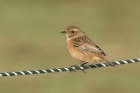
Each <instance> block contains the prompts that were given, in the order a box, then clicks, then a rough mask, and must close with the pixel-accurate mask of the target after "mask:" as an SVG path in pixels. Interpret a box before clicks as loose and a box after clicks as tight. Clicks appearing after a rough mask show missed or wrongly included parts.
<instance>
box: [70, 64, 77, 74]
mask: <svg viewBox="0 0 140 93" xmlns="http://www.w3.org/2000/svg"><path fill="white" fill-rule="evenodd" d="M76 66H77V64H76V65H72V66H71V67H74V68H75V70H70V73H71V72H72V71H73V72H76Z"/></svg>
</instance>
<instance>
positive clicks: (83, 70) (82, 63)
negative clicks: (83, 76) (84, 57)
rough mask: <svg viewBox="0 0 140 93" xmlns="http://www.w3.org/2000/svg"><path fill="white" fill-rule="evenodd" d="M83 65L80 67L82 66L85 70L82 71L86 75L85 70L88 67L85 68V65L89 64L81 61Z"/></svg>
mask: <svg viewBox="0 0 140 93" xmlns="http://www.w3.org/2000/svg"><path fill="white" fill-rule="evenodd" d="M81 62H82V63H81V64H80V66H82V67H83V68H84V69H82V71H83V72H84V73H86V72H85V69H86V67H85V64H87V63H88V62H83V61H81Z"/></svg>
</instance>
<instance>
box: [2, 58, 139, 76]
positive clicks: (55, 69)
mask: <svg viewBox="0 0 140 93" xmlns="http://www.w3.org/2000/svg"><path fill="white" fill-rule="evenodd" d="M136 62H140V58H135V59H128V60H121V61H114V62H111V63H112V64H114V65H123V64H130V63H136ZM107 66H108V65H107V64H106V63H101V64H93V65H88V66H85V67H82V66H77V67H65V68H53V69H42V70H28V71H17V72H1V73H0V77H5V76H19V75H32V74H44V73H54V72H66V71H75V70H85V69H90V68H99V67H107Z"/></svg>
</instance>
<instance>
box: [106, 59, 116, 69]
mask: <svg viewBox="0 0 140 93" xmlns="http://www.w3.org/2000/svg"><path fill="white" fill-rule="evenodd" d="M105 62H106V64H107V65H109V66H110V67H112V68H114V67H115V65H114V64H112V63H111V62H109V61H107V60H106V61H105Z"/></svg>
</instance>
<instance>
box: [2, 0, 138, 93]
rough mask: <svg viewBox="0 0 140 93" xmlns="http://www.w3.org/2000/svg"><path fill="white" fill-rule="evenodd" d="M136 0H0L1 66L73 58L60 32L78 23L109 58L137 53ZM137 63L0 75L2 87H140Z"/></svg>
mask: <svg viewBox="0 0 140 93" xmlns="http://www.w3.org/2000/svg"><path fill="white" fill-rule="evenodd" d="M139 9H140V1H139V0H135V1H131V0H128V1H127V2H126V1H125V0H121V1H118V0H113V1H111V0H105V1H104V0H101V1H96V0H91V1H88V2H87V1H64V0H61V1H45V0H40V1H37V0H34V1H27V0H24V1H19V0H14V1H10V0H6V1H4V0H1V1H0V71H1V72H5V71H18V70H30V69H43V68H55V67H66V66H71V65H73V64H77V63H78V61H76V60H74V59H72V58H71V57H70V56H69V54H68V53H67V50H66V44H65V42H66V38H65V36H64V35H62V34H60V31H62V30H63V29H64V28H65V27H66V26H69V25H75V26H78V27H80V28H81V29H82V30H84V31H85V32H86V34H87V35H88V36H89V37H90V38H91V39H92V40H93V41H94V42H95V43H96V44H97V45H99V46H100V47H101V48H102V49H103V50H104V51H105V52H106V54H107V59H108V60H110V61H114V60H121V59H129V58H136V57H140V56H139V55H140V48H139V47H140V43H139V42H140V41H139V34H140V12H139ZM139 68H140V65H139V63H137V64H131V65H123V66H117V67H116V68H115V69H111V68H101V69H91V70H87V73H86V74H85V73H83V72H80V71H78V72H76V73H74V74H70V73H68V72H67V73H54V74H44V75H31V76H17V77H5V78H0V91H1V93H19V92H20V93H45V92H47V93H71V92H73V93H86V92H87V93H89V92H90V93H91V92H98V93H112V92H113V93H120V92H123V93H132V92H134V93H139V92H140V89H139V85H140V80H139V77H140V74H139Z"/></svg>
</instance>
